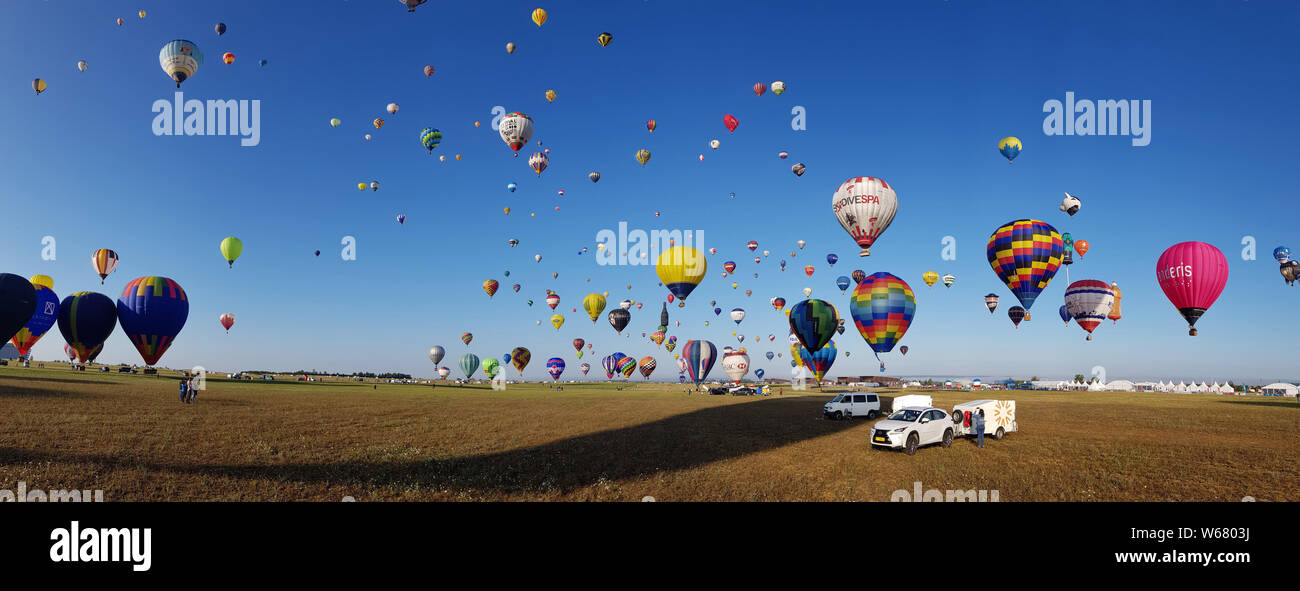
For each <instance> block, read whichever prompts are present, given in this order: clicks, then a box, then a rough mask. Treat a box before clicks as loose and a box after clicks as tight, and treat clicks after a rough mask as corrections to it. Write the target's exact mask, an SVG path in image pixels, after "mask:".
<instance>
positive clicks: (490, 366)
mask: <svg viewBox="0 0 1300 591" xmlns="http://www.w3.org/2000/svg"><path fill="white" fill-rule="evenodd" d="M509 359H510V355H509V354H507V355H506V363H509V362H510V361H509ZM500 372H501V362H500V361H498V360H497V358H496V357H488V358H487V359H484V360H483V373H484V374H485V375H486V376H487V377H488V379H489V380H491V379H495V378H496V377H497V374H498V373H500Z"/></svg>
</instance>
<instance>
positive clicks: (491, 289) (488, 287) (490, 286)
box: [483, 279, 501, 297]
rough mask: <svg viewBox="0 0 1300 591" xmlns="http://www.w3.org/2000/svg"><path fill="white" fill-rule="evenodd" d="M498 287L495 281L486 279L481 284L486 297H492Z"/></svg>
mask: <svg viewBox="0 0 1300 591" xmlns="http://www.w3.org/2000/svg"><path fill="white" fill-rule="evenodd" d="M500 285H501V284H499V283H497V280H496V279H488V280H487V281H484V282H483V291H485V292H487V294H488V297H492V296H493V295H495V294H496V292H497V287H500Z"/></svg>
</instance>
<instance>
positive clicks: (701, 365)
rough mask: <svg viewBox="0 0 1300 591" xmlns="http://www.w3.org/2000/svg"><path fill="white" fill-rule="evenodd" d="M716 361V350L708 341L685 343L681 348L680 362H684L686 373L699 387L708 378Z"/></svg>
mask: <svg viewBox="0 0 1300 591" xmlns="http://www.w3.org/2000/svg"><path fill="white" fill-rule="evenodd" d="M717 359H718V348H717V347H716V346H715V345H714V344H713V343H710V342H709V341H686V344H685V345H684V346H683V347H682V360H683V361H685V362H686V373H687V375H689V376H690V378H691V381H693V382H695V385H696V386H698V385H700V382H702V381H704V378H706V377H708V375H709V370H711V369H713V364H714V362H716V361H717Z"/></svg>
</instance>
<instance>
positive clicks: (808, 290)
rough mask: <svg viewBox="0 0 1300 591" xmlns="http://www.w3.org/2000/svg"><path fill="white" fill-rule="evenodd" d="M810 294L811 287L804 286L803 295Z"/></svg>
mask: <svg viewBox="0 0 1300 591" xmlns="http://www.w3.org/2000/svg"><path fill="white" fill-rule="evenodd" d="M811 295H812V288H811V287H805V288H803V297H808V296H811Z"/></svg>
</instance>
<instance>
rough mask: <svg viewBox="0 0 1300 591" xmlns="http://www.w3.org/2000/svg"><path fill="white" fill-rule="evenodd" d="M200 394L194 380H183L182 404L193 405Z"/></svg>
mask: <svg viewBox="0 0 1300 591" xmlns="http://www.w3.org/2000/svg"><path fill="white" fill-rule="evenodd" d="M198 394H199V389H198V388H196V387H195V386H194V379H193V378H185V379H183V380H181V402H184V403H185V404H191V403H193V402H194V397H196V396H198Z"/></svg>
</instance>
